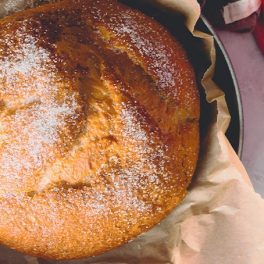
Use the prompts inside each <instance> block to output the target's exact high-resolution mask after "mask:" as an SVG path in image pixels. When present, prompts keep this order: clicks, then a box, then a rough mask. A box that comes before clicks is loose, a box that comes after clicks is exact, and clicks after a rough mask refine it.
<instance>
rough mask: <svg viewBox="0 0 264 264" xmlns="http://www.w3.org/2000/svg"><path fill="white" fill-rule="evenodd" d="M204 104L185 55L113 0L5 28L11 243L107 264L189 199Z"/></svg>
mask: <svg viewBox="0 0 264 264" xmlns="http://www.w3.org/2000/svg"><path fill="white" fill-rule="evenodd" d="M199 105H200V103H199V95H198V89H197V86H196V81H195V76H194V73H193V70H192V67H191V65H190V63H189V61H188V59H187V56H186V54H185V52H184V50H183V48H182V47H181V45H180V44H179V43H178V42H177V41H176V40H174V39H173V37H172V36H171V35H170V34H169V33H168V32H167V31H166V30H165V29H164V28H163V27H162V26H161V25H159V24H158V23H157V22H155V21H154V19H152V18H149V17H147V16H145V15H144V14H142V13H140V12H139V11H136V10H133V9H131V8H129V7H127V6H125V5H123V4H120V3H118V2H116V1H113V0H99V1H98V0H97V1H94V0H66V1H60V2H58V3H55V4H47V5H43V6H41V7H39V8H36V9H31V10H26V11H23V12H20V13H17V14H15V15H11V16H9V17H6V18H4V19H2V20H0V243H2V244H4V245H6V246H9V247H11V248H15V249H17V250H19V251H20V252H23V253H26V254H30V255H34V256H40V257H45V258H53V259H72V258H81V257H87V256H92V255H96V254H99V253H102V252H105V251H106V250H109V249H112V248H114V247H117V246H119V245H121V244H123V243H125V242H127V241H129V240H131V239H132V238H134V237H136V236H137V235H139V234H140V233H142V232H144V231H146V230H148V229H149V228H151V227H152V226H154V225H155V224H157V223H158V222H160V221H161V220H162V219H163V218H164V217H165V216H166V215H167V214H168V213H169V212H170V211H171V210H172V209H173V208H174V207H175V206H176V205H177V204H179V203H180V202H181V200H182V199H183V198H184V196H185V194H186V191H187V187H188V185H189V183H190V181H191V178H192V175H193V173H194V170H195V166H196V162H197V157H198V150H199V115H200V113H199Z"/></svg>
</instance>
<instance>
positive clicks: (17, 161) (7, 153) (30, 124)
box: [0, 27, 79, 181]
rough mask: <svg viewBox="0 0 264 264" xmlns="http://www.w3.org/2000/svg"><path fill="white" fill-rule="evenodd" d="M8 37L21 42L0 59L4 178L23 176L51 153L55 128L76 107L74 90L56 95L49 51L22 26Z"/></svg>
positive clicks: (56, 138)
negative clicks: (2, 99) (3, 106)
mask: <svg viewBox="0 0 264 264" xmlns="http://www.w3.org/2000/svg"><path fill="white" fill-rule="evenodd" d="M2 41H3V40H2ZM10 41H11V42H12V41H19V42H20V43H19V45H17V46H18V48H17V50H15V52H14V53H13V54H8V56H6V57H1V59H0V96H5V97H4V98H5V99H6V100H5V102H4V103H5V110H4V111H3V112H2V113H1V119H2V124H1V126H0V143H1V144H0V147H1V153H0V163H1V164H2V165H1V168H0V177H1V178H5V179H6V180H8V181H10V180H12V179H14V178H18V179H19V178H20V179H21V175H23V179H27V177H26V176H30V175H31V173H33V170H36V169H40V168H42V167H43V166H44V165H45V163H46V162H47V161H48V160H50V159H52V158H53V156H54V155H55V153H53V151H52V148H53V146H54V145H55V144H60V140H61V139H60V130H63V129H64V128H65V127H66V126H67V122H66V120H67V119H70V120H71V122H73V121H74V120H75V119H76V118H78V114H77V112H78V107H79V106H78V104H77V101H76V94H75V93H72V94H66V93H65V94H63V97H62V98H63V99H62V98H61V93H62V91H61V85H62V84H61V83H62V80H60V79H59V77H58V76H55V73H56V68H55V67H56V66H55V65H54V62H53V61H52V59H51V58H50V54H49V52H48V51H47V50H46V49H44V48H42V47H40V46H39V45H38V43H37V41H36V40H35V38H34V37H33V36H31V35H28V34H27V33H26V28H25V27H20V28H19V29H18V30H17V31H16V32H15V34H14V37H12V36H10ZM0 44H1V43H0ZM23 80H24V81H23ZM64 83H65V80H64ZM66 89H67V87H66ZM59 93H60V97H58V96H59ZM58 98H59V99H58ZM11 112H12V114H11V115H10V113H11Z"/></svg>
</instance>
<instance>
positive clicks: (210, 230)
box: [0, 0, 264, 264]
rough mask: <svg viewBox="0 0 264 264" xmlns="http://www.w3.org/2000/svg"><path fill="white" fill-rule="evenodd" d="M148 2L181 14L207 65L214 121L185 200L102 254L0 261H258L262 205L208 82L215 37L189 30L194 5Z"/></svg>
mask: <svg viewBox="0 0 264 264" xmlns="http://www.w3.org/2000/svg"><path fill="white" fill-rule="evenodd" d="M149 2H152V3H153V2H157V3H159V4H161V5H162V6H166V7H167V8H169V9H170V10H174V12H175V15H177V14H181V15H183V17H184V18H185V19H184V21H185V24H186V27H187V28H188V29H189V31H190V32H192V34H193V35H194V36H196V37H198V38H200V40H199V41H200V42H201V43H202V46H203V52H204V54H203V56H202V57H204V59H205V60H208V61H210V64H211V66H210V67H209V68H208V69H207V70H206V72H205V74H204V78H203V80H202V84H203V86H204V89H205V93H206V98H207V101H208V102H209V103H210V104H212V107H211V111H212V113H213V120H212V121H211V122H210V125H209V127H208V129H207V135H206V137H205V140H204V141H203V143H202V150H201V157H200V161H199V163H198V168H197V172H196V175H195V177H194V179H193V182H192V184H191V186H190V188H189V193H188V195H187V196H186V198H185V200H184V201H183V202H182V203H181V205H180V206H178V207H177V208H176V209H175V210H174V211H173V212H172V213H171V214H170V215H169V216H168V217H167V218H166V219H165V220H164V221H162V222H161V223H160V224H159V225H157V226H156V227H154V228H153V229H151V230H150V231H149V232H147V233H145V234H143V235H141V236H139V237H138V238H136V239H135V240H134V241H132V242H130V243H128V244H126V245H124V246H122V247H120V248H117V249H115V250H112V251H110V252H108V253H106V254H104V255H101V256H98V257H95V258H89V259H86V260H74V261H61V262H56V261H49V260H41V259H36V258H33V257H28V256H23V255H21V254H19V253H17V252H15V251H12V250H10V249H6V248H4V247H1V248H0V263H12V264H15V263H19V264H24V263H25V264H44V263H45V264H48V263H50V264H51V263H64V264H66V263H67V264H84V263H93V264H107V263H112V264H263V263H264V201H263V200H262V199H261V198H260V196H259V195H258V194H256V193H255V192H254V190H253V188H252V185H251V183H250V180H249V177H248V175H247V173H246V171H245V169H244V167H243V165H242V164H241V162H240V160H239V158H238V157H237V155H236V154H235V152H234V150H233V149H232V147H231V145H230V143H229V142H228V140H227V139H226V137H225V132H226V129H227V128H228V124H229V121H230V115H229V112H228V110H227V106H226V103H225V97H224V94H223V92H222V91H221V90H220V89H219V88H218V87H217V86H216V85H215V83H214V82H213V81H212V76H213V73H214V68H215V49H214V46H213V38H212V37H211V36H208V35H206V34H205V33H202V32H197V31H195V30H194V28H195V24H196V22H197V20H198V18H199V16H200V8H199V5H198V3H197V2H196V0H187V1H186V0H157V1H149ZM34 4H36V1H34V0H28V1H27V0H13V1H12V0H1V1H0V15H2V16H4V15H7V14H9V13H12V12H13V11H15V10H17V9H24V8H25V7H26V6H33V5H34ZM175 26H177V25H175ZM238 48H239V47H238ZM223 78H225V76H223Z"/></svg>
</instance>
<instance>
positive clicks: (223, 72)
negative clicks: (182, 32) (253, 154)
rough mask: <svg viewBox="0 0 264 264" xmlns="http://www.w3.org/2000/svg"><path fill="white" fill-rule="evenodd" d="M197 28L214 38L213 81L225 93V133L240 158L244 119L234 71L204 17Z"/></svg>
mask: <svg viewBox="0 0 264 264" xmlns="http://www.w3.org/2000/svg"><path fill="white" fill-rule="evenodd" d="M198 28H199V29H201V30H202V31H205V32H208V33H210V34H212V35H213V36H214V39H215V46H216V53H217V56H216V58H217V61H216V73H215V78H214V81H215V82H216V83H217V84H218V85H219V86H220V87H221V89H222V90H223V91H224V92H225V94H226V101H227V105H228V109H229V111H230V114H231V123H230V126H229V129H228V131H227V134H226V135H227V138H228V139H229V141H230V143H231V145H232V146H233V148H234V150H235V151H236V153H237V154H238V156H239V157H240V158H241V156H242V151H243V139H244V119H243V109H242V103H241V97H240V91H239V86H238V83H237V80H236V76H235V72H234V70H233V67H232V64H231V62H230V59H229V57H228V55H227V53H226V51H225V49H224V47H223V45H222V43H221V41H220V39H219V38H218V36H217V34H216V33H215V31H214V30H213V28H212V26H211V25H210V23H209V22H208V21H207V19H206V18H205V17H201V19H200V21H199V23H198Z"/></svg>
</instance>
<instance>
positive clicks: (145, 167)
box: [99, 103, 168, 212]
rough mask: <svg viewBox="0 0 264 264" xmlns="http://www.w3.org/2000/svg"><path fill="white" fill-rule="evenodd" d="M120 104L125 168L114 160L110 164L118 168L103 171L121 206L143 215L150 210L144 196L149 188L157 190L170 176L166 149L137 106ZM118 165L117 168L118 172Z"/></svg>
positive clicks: (107, 166)
mask: <svg viewBox="0 0 264 264" xmlns="http://www.w3.org/2000/svg"><path fill="white" fill-rule="evenodd" d="M121 105H122V106H121V108H122V109H121V113H120V117H121V122H122V124H123V129H122V131H121V133H122V137H123V138H124V143H123V147H124V148H125V149H126V157H125V163H126V165H125V166H121V165H120V160H119V159H118V158H117V157H112V158H111V162H113V163H114V165H115V166H112V167H111V165H110V166H109V164H104V166H103V168H107V170H108V172H106V177H107V178H108V180H109V179H110V181H111V182H112V183H113V185H114V188H115V194H116V196H117V197H120V199H119V200H120V201H122V207H124V206H127V208H128V209H129V208H130V209H131V208H134V209H136V210H138V211H139V212H140V211H142V212H143V211H145V210H148V209H149V208H150V207H151V205H150V204H146V203H145V202H144V196H148V195H151V194H150V193H149V191H148V188H151V191H155V190H154V189H153V188H156V187H157V186H158V185H159V184H160V183H161V181H160V180H161V179H163V178H166V177H167V176H168V172H167V170H166V162H167V161H168V160H167V157H166V146H165V145H163V144H161V143H160V142H159V139H158V135H157V131H153V132H150V131H149V125H148V124H147V123H146V120H145V117H144V116H143V115H141V114H140V111H139V109H138V108H137V106H134V105H132V104H131V103H122V104H121ZM111 162H110V163H111ZM123 162H124V160H123ZM118 165H119V166H118ZM116 166H117V168H118V169H115V167H116ZM99 173H100V172H99ZM150 186H152V187H150ZM137 190H140V192H141V194H140V195H138V194H137V193H135V191H137ZM145 198H146V197H145ZM147 200H148V199H147Z"/></svg>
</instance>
